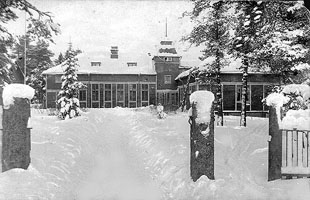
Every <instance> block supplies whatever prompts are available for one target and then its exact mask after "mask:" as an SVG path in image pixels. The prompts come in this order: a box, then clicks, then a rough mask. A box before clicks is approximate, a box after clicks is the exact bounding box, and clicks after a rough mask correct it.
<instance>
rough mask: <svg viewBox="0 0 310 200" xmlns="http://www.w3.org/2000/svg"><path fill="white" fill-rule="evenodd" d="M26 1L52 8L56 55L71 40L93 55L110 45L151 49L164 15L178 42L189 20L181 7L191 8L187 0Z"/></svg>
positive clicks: (130, 49) (129, 49) (127, 49)
mask: <svg viewBox="0 0 310 200" xmlns="http://www.w3.org/2000/svg"><path fill="white" fill-rule="evenodd" d="M29 1H30V2H31V3H32V4H33V5H35V6H36V7H37V8H39V9H40V10H42V11H50V12H52V13H53V15H54V16H55V21H56V22H58V23H59V24H60V25H61V32H62V33H61V35H59V36H56V37H54V40H55V42H56V45H51V49H52V50H53V51H54V52H55V53H56V55H58V54H59V52H64V51H65V50H66V49H67V46H68V42H69V41H70V40H71V41H72V43H73V46H74V47H77V48H79V49H81V50H82V51H83V52H85V53H87V54H93V55H98V54H101V53H104V52H108V51H109V49H110V46H113V45H117V46H119V49H120V52H125V53H132V52H135V51H140V52H153V51H154V47H155V45H156V44H158V43H159V41H160V39H161V38H163V37H164V35H165V21H166V18H167V21H168V37H169V38H171V39H173V40H175V41H177V42H178V41H179V40H180V39H181V37H182V36H184V35H185V34H187V33H189V32H190V30H191V23H190V22H189V20H188V19H184V18H182V17H181V16H182V13H183V12H184V11H186V10H191V8H192V3H191V2H190V1H180V0H179V1H171V0H169V1H154V0H152V1H151V0H144V1H143V0H127V1H126V0H123V1H119V0H114V1H105V0H92V1H90V0H29ZM22 18H23V15H21V19H22ZM21 21H22V20H20V21H19V22H17V23H16V27H18V28H17V29H16V30H17V32H18V31H20V33H22V30H23V29H21V27H23V26H22V22H21ZM180 45H181V46H180V49H181V51H182V50H184V48H185V47H186V45H182V44H180ZM179 53H180V54H185V53H184V52H183V51H182V52H179ZM198 56H199V55H197V56H196V57H198Z"/></svg>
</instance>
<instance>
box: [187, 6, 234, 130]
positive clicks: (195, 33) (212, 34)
mask: <svg viewBox="0 0 310 200" xmlns="http://www.w3.org/2000/svg"><path fill="white" fill-rule="evenodd" d="M192 1H193V3H194V5H195V6H194V8H193V11H192V12H191V13H190V15H191V18H192V19H193V20H195V22H196V26H195V27H194V29H193V30H192V32H191V34H190V35H189V36H188V37H187V38H185V40H188V41H189V42H190V43H192V44H195V45H196V46H200V45H203V47H204V49H203V51H202V52H203V55H202V56H201V57H200V59H201V60H202V61H204V60H205V59H207V58H209V57H214V58H215V59H214V61H213V62H212V63H207V64H205V70H201V71H200V72H199V80H200V81H201V82H206V81H207V82H209V83H210V84H213V82H215V83H216V101H217V106H216V107H217V109H216V110H217V112H218V120H217V122H218V125H221V126H223V101H222V86H221V79H220V73H221V68H222V67H223V65H224V64H225V59H224V54H225V53H226V52H227V51H226V50H227V43H228V42H229V33H228V29H229V23H227V21H228V20H230V19H229V17H228V16H229V15H227V10H228V8H229V7H228V6H229V5H230V4H229V3H228V2H225V1H222V0H220V1H201V0H192ZM212 75H215V80H212V79H213V77H212ZM210 79H211V80H210Z"/></svg>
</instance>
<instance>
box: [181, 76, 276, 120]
mask: <svg viewBox="0 0 310 200" xmlns="http://www.w3.org/2000/svg"><path fill="white" fill-rule="evenodd" d="M241 80H242V75H241V74H222V75H221V83H222V96H223V109H224V113H226V114H230V115H231V114H232V115H240V110H241V86H242V81H241ZM183 83H184V84H186V81H185V80H183ZM178 84H179V86H178V90H179V94H180V95H179V96H180V98H179V102H180V105H181V103H182V100H183V98H184V90H185V87H184V85H182V82H181V81H180V82H178ZM278 84H280V77H279V76H276V75H271V74H250V75H249V77H248V99H247V110H248V113H250V114H251V116H265V115H266V113H267V112H268V108H267V107H266V106H265V105H264V104H263V103H262V100H263V99H264V98H265V97H266V96H267V94H269V92H270V86H271V85H278ZM197 90H208V91H212V92H213V93H214V94H215V93H216V87H215V85H210V84H198V83H197V82H194V79H191V83H190V90H189V91H190V92H189V93H190V94H191V93H193V92H194V91H197Z"/></svg>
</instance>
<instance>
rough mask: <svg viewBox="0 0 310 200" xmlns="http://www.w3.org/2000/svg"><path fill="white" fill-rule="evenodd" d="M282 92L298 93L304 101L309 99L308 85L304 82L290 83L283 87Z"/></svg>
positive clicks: (309, 88) (309, 89) (309, 90)
mask: <svg viewBox="0 0 310 200" xmlns="http://www.w3.org/2000/svg"><path fill="white" fill-rule="evenodd" d="M282 93H283V94H295V95H300V96H301V97H302V98H303V100H304V101H309V99H310V86H309V85H306V84H290V85H286V86H285V87H284V88H283V90H282Z"/></svg>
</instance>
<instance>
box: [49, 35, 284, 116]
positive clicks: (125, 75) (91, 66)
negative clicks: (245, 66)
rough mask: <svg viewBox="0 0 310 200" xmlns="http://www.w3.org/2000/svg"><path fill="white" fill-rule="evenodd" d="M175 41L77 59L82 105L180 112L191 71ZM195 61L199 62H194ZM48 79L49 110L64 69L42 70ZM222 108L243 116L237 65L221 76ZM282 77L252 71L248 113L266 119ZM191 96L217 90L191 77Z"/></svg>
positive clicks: (165, 39) (226, 111) (165, 40)
mask: <svg viewBox="0 0 310 200" xmlns="http://www.w3.org/2000/svg"><path fill="white" fill-rule="evenodd" d="M184 63H186V62H182V57H181V56H180V55H179V54H178V52H177V50H176V47H175V46H174V43H173V42H172V41H171V40H169V39H168V38H164V39H163V40H162V41H160V43H159V45H158V46H157V50H156V53H155V54H154V55H150V54H140V55H134V56H127V57H125V56H124V55H122V54H120V53H119V49H118V47H116V46H114V47H111V49H110V55H109V57H104V58H100V57H98V58H89V57H86V59H85V58H84V59H80V58H79V65H80V67H79V69H78V72H77V74H78V81H80V82H82V83H84V84H85V85H86V86H87V88H85V89H82V90H80V91H79V95H78V98H79V100H80V105H81V107H87V108H113V107H117V106H119V107H129V108H135V107H141V106H148V105H158V104H159V103H160V104H162V105H163V106H164V107H165V108H166V109H168V110H175V109H177V108H178V107H179V106H180V105H181V103H182V101H183V98H184V90H185V85H186V83H187V80H188V74H189V70H190V69H189V68H190V67H194V66H195V65H196V64H194V65H192V66H190V65H186V66H185V65H184ZM196 63H197V62H196ZM43 74H44V75H45V77H46V83H47V84H46V107H47V108H55V107H56V100H57V94H58V92H59V91H60V88H61V76H62V74H63V68H62V66H61V65H59V66H56V67H53V68H50V69H48V70H46V71H44V72H43ZM221 84H222V92H223V93H222V96H223V109H224V113H225V114H233V115H239V114H240V110H241V85H242V74H241V72H240V71H239V70H238V66H227V67H225V68H224V69H223V70H222V72H221ZM279 84H280V77H278V76H276V75H272V74H266V73H249V76H248V95H247V96H248V99H247V109H248V113H249V114H250V115H253V116H265V115H266V113H267V112H268V109H267V108H266V107H265V106H264V105H263V104H262V99H264V98H265V97H266V95H267V94H268V92H269V90H270V85H279ZM189 87H190V93H192V92H194V91H196V90H209V91H212V92H214V93H215V86H212V85H210V84H201V83H198V82H197V80H196V79H195V78H193V77H192V78H190V84H189Z"/></svg>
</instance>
